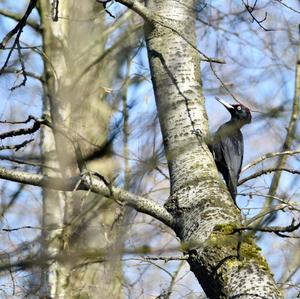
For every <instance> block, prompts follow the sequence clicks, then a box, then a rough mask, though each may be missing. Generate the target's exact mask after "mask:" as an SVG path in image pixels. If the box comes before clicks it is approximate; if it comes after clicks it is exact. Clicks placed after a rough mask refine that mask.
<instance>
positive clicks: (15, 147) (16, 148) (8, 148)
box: [0, 139, 34, 151]
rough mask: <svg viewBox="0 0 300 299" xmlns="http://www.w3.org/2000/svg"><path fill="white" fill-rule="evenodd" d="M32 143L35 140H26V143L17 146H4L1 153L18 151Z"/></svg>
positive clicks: (0, 147) (0, 149) (0, 148)
mask: <svg viewBox="0 0 300 299" xmlns="http://www.w3.org/2000/svg"><path fill="white" fill-rule="evenodd" d="M32 141H34V139H30V140H25V141H24V142H22V143H20V144H15V145H3V146H0V151H3V150H15V151H18V150H20V149H21V148H22V147H25V146H26V145H27V144H28V143H30V142H32Z"/></svg>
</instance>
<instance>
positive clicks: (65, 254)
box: [39, 0, 123, 298]
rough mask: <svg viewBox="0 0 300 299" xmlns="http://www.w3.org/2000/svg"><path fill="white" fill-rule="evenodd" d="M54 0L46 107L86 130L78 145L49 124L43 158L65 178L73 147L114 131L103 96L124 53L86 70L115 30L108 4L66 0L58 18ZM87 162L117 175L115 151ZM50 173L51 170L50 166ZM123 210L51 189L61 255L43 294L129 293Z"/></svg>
mask: <svg viewBox="0 0 300 299" xmlns="http://www.w3.org/2000/svg"><path fill="white" fill-rule="evenodd" d="M50 2H52V1H42V2H40V7H39V8H40V13H41V19H42V27H43V40H44V53H45V58H44V63H45V72H46V84H45V86H44V90H45V99H44V113H46V114H48V115H50V117H51V121H52V122H53V123H59V124H62V125H63V126H65V128H67V129H69V130H70V132H72V133H74V132H76V133H77V134H78V136H79V137H78V144H77V145H76V144H73V143H72V142H70V141H69V140H67V138H66V136H62V135H60V134H56V133H55V132H54V136H53V134H52V133H53V132H51V131H50V130H49V129H47V128H45V129H44V132H43V141H42V147H43V154H44V163H45V164H47V165H50V166H53V167H56V168H59V169H60V175H61V176H62V179H63V178H64V177H67V176H74V175H78V174H79V172H80V171H81V169H79V167H78V165H77V162H78V161H77V158H76V154H75V151H74V146H79V147H80V151H81V152H82V153H83V155H87V154H89V153H90V152H91V151H93V150H95V148H97V147H95V146H94V145H101V144H102V142H103V140H105V138H106V136H107V126H108V123H109V120H110V118H111V114H112V111H111V108H110V107H109V106H108V105H107V104H106V102H105V101H104V100H103V98H104V97H105V88H106V87H107V86H109V85H108V84H111V82H112V81H113V78H115V77H116V73H117V72H118V69H119V67H120V65H121V60H122V59H121V58H119V59H112V61H111V62H110V61H109V59H110V58H109V57H107V59H106V60H104V62H103V64H101V66H97V65H96V66H94V67H91V68H90V69H88V71H86V72H84V70H86V69H87V68H88V67H89V66H90V65H92V64H93V62H94V61H95V60H96V59H97V58H98V57H100V56H101V55H102V54H103V52H104V51H105V43H106V40H107V38H108V34H107V35H105V34H103V32H105V29H107V28H106V27H105V23H104V17H105V15H104V14H103V13H102V14H101V7H102V6H99V5H97V4H96V3H95V1H89V2H84V3H83V2H78V3H77V2H76V3H75V2H74V1H68V0H66V1H60V3H59V17H61V18H59V20H58V22H53V21H52V20H51V19H50V18H49V15H50V11H51V8H50ZM50 61H51V63H50ZM83 73H84V74H83ZM81 136H84V139H82V138H81ZM91 144H93V145H91ZM99 158H101V157H99ZM84 164H86V163H84ZM84 168H88V170H91V171H98V172H100V173H101V174H102V175H105V176H106V177H107V176H112V175H113V161H112V159H111V158H105V157H104V158H103V157H102V158H101V160H100V159H96V160H95V159H94V160H93V162H91V163H87V165H84ZM44 173H45V174H47V175H51V171H49V170H47V168H45V169H44ZM52 174H53V173H52ZM119 213H120V210H119V209H118V208H117V206H116V204H115V203H113V201H112V200H110V199H101V200H100V199H99V195H95V194H89V193H87V194H86V192H85V193H82V192H78V191H77V192H72V193H71V192H67V193H63V192H56V191H51V190H44V215H43V223H44V240H45V241H44V247H45V253H46V254H47V255H50V256H55V255H57V254H59V255H60V257H62V258H60V259H58V260H55V262H54V263H51V264H50V266H49V268H47V269H45V271H44V273H43V295H46V296H49V297H51V298H122V297H123V292H122V284H121V282H122V269H121V263H120V254H121V249H122V244H121V243H122V242H121V240H122V238H120V234H121V233H122V231H121V225H120V223H121V222H122V218H121V217H119ZM118 240H119V241H118ZM99 252H100V253H101V252H103V254H104V255H105V260H106V261H105V262H103V261H102V262H101V260H102V256H101V254H99ZM107 252H109V255H107Z"/></svg>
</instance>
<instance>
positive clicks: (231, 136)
mask: <svg viewBox="0 0 300 299" xmlns="http://www.w3.org/2000/svg"><path fill="white" fill-rule="evenodd" d="M216 99H217V100H218V101H219V102H220V103H221V104H222V105H223V106H224V107H225V108H226V109H227V110H228V111H229V113H230V114H231V119H230V120H229V121H228V122H226V123H225V124H223V125H222V126H220V128H219V129H218V130H217V131H216V133H215V134H214V138H213V155H214V159H215V162H216V165H217V168H218V170H219V171H220V172H221V173H222V175H223V177H224V180H225V182H226V185H227V188H228V190H229V192H230V194H231V197H232V199H233V201H234V203H235V204H236V201H235V197H236V193H237V183H238V180H239V176H240V172H241V167H242V162H243V156H244V141H243V134H242V132H241V128H242V127H243V126H244V125H246V124H249V123H250V122H251V113H250V110H249V109H248V108H247V107H245V106H243V105H241V104H237V105H230V104H228V103H226V102H224V101H223V100H221V99H219V98H218V97H216Z"/></svg>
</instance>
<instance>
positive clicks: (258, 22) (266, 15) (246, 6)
mask: <svg viewBox="0 0 300 299" xmlns="http://www.w3.org/2000/svg"><path fill="white" fill-rule="evenodd" d="M242 2H243V4H244V6H245V8H246V9H247V11H248V13H249V14H250V16H251V18H252V20H251V22H252V23H253V22H255V23H257V25H258V26H259V27H260V28H262V29H263V30H265V31H273V29H267V28H266V27H264V26H263V25H262V23H263V22H264V21H265V20H266V19H267V17H268V13H267V12H265V16H264V18H262V19H261V20H258V19H257V18H256V17H255V16H254V14H253V11H254V10H255V7H256V4H257V0H255V2H254V4H253V5H252V6H250V5H249V4H248V1H247V3H245V1H244V0H242Z"/></svg>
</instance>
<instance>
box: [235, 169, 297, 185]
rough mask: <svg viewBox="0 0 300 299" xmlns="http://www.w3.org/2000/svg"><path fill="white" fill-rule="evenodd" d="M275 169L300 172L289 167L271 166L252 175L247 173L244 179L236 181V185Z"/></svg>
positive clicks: (294, 172)
mask: <svg viewBox="0 0 300 299" xmlns="http://www.w3.org/2000/svg"><path fill="white" fill-rule="evenodd" d="M276 171H286V172H289V173H292V174H300V170H296V169H290V168H285V167H272V168H267V169H262V170H261V171H258V172H256V173H254V174H252V175H249V176H247V177H246V178H244V179H241V180H240V181H239V182H238V186H240V185H242V184H244V183H245V182H247V181H250V180H253V179H255V178H257V177H259V176H261V175H264V174H268V173H270V172H276Z"/></svg>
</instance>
